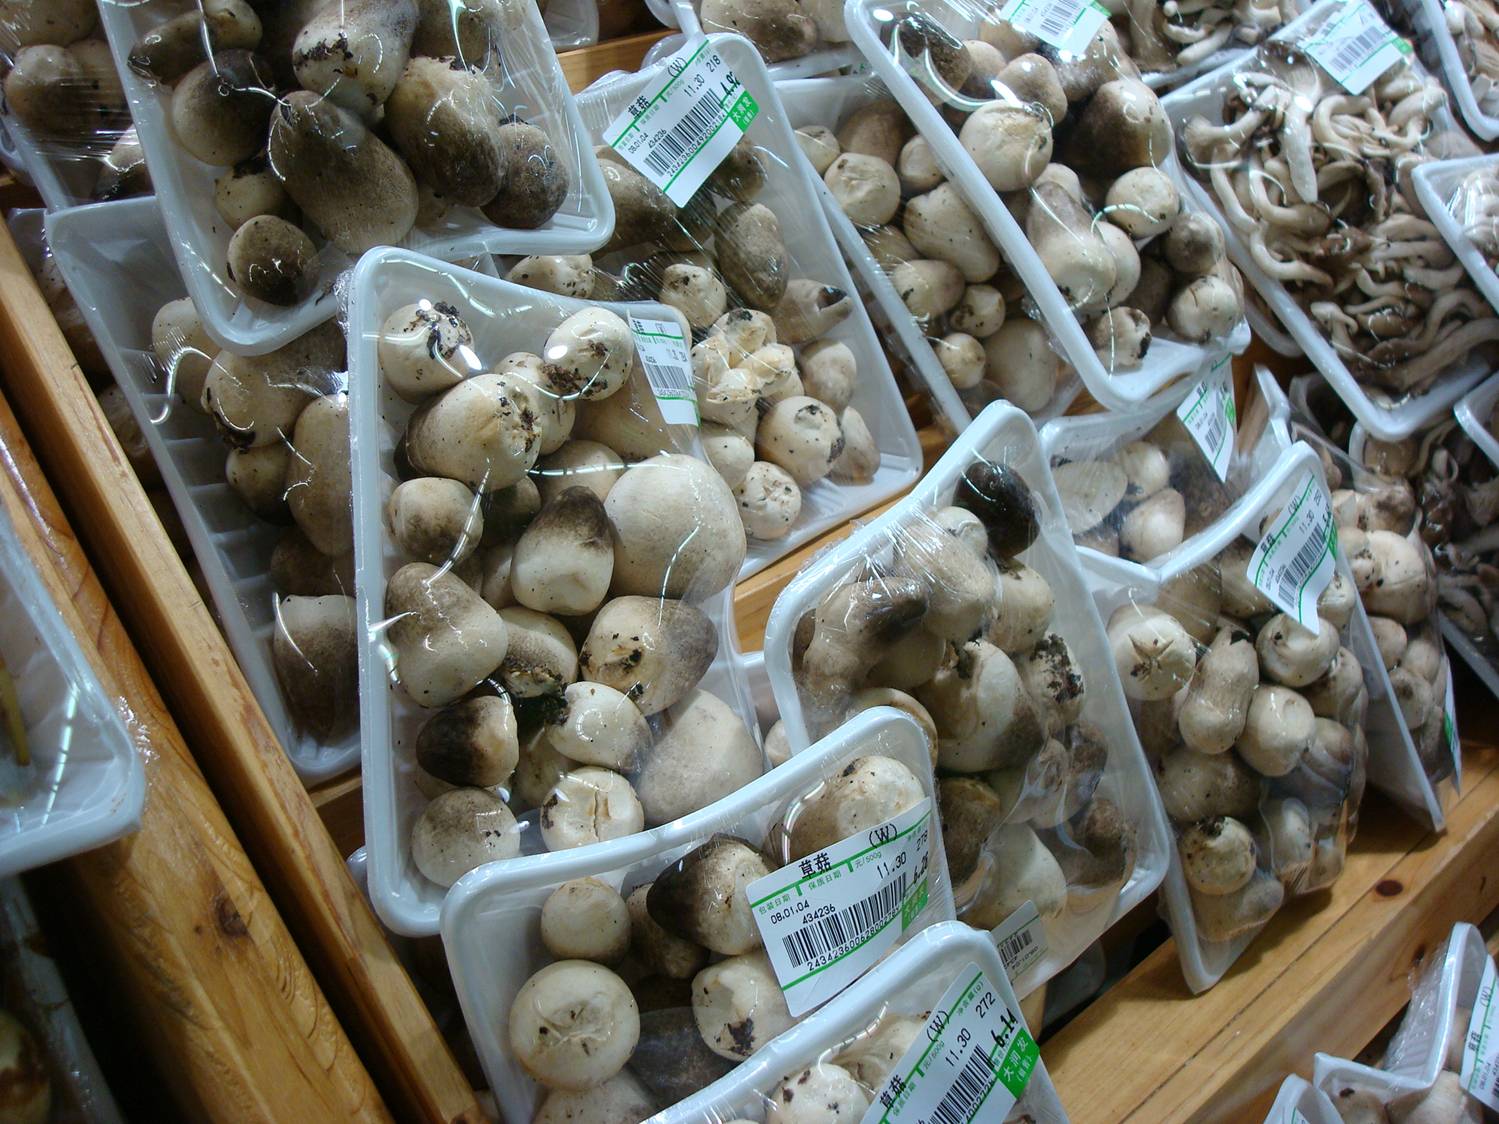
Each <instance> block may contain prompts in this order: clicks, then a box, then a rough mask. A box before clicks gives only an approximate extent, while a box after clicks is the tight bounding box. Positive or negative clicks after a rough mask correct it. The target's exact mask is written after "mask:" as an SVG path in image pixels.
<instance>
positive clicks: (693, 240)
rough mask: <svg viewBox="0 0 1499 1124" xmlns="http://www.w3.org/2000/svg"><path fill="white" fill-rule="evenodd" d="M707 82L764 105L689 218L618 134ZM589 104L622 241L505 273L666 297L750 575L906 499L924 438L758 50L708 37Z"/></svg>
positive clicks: (582, 108) (601, 91)
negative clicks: (676, 318) (632, 115)
mask: <svg viewBox="0 0 1499 1124" xmlns="http://www.w3.org/2000/svg"><path fill="white" fill-rule="evenodd" d="M684 75H685V76H686V77H682V76H684ZM698 75H713V77H712V78H711V81H713V82H714V83H715V84H716V83H719V82H722V83H725V84H734V85H736V86H737V87H738V89H739V94H738V96H739V98H740V99H741V100H740V104H745V103H746V102H747V104H749V105H751V106H753V107H754V109H753V113H752V115H750V114H746V115H741V116H740V118H739V119H738V120H733V119H730V120H728V121H726V122H725V124H724V130H725V131H738V130H740V125H741V122H743V123H744V124H745V125H747V128H745V129H744V130H743V133H742V135H741V136H739V137H738V139H737V143H735V144H734V145H733V147H732V148H731V149H730V150H729V151H728V152H727V153H723V154H720V157H721V159H720V162H719V163H718V164H717V165H716V166H715V167H714V168H713V170H712V172H711V174H710V175H708V176H707V178H706V180H705V181H704V182H703V183H702V184H701V185H700V186H698V187H696V188H695V190H692V192H691V195H690V197H688V198H686V199H685V200H684V201H683V203H682V204H681V205H680V206H679V205H678V204H677V203H675V202H673V199H672V197H669V196H668V195H667V193H666V192H665V191H663V190H662V189H661V188H660V187H658V186H657V185H656V183H655V182H653V180H652V179H651V178H649V177H648V176H647V175H646V174H644V173H643V172H642V171H640V170H637V168H636V167H635V166H633V165H632V164H631V163H630V162H629V159H627V157H626V156H624V155H623V154H622V152H621V151H620V150H621V149H623V148H625V147H626V145H625V143H624V138H625V137H626V136H628V135H629V133H630V132H631V131H632V130H633V126H631V128H630V129H625V127H624V125H623V124H622V123H623V122H626V121H628V120H629V116H628V114H629V112H630V111H632V110H633V109H634V108H635V107H637V106H638V105H639V104H641V103H642V102H645V103H650V104H665V105H668V106H676V105H678V104H680V103H681V102H682V101H683V99H686V100H687V101H688V102H689V103H690V102H691V100H692V99H693V98H694V97H695V96H698V95H696V94H695V92H694V91H695V89H696V87H695V86H694V85H693V80H694V78H695V76H698ZM674 76H675V77H674ZM678 78H681V81H678V80H677V79H678ZM712 88H713V89H715V90H716V88H717V87H716V85H715V86H714V87H712ZM701 104H702V103H701V102H699V103H698V105H699V106H701ZM578 108H579V112H580V113H581V114H582V116H583V120H584V123H585V125H586V126H587V127H588V129H589V130H590V131H591V135H592V136H593V137H594V138H595V140H596V141H598V142H599V148H598V150H597V152H598V156H599V159H600V162H601V166H602V168H603V172H604V180H605V183H606V184H607V186H608V190H609V194H610V196H611V198H612V200H613V204H614V212H615V216H616V218H615V225H614V234H613V237H612V238H611V239H610V241H609V242H608V244H606V245H605V246H604V247H603V248H602V249H600V250H598V251H597V252H595V253H594V254H593V256H592V258H591V259H589V260H586V261H585V260H583V259H575V260H572V261H571V264H570V265H569V264H568V263H563V264H562V266H561V267H560V269H559V270H556V271H554V269H553V267H552V263H546V262H543V263H534V262H530V261H528V262H522V263H520V264H519V265H518V266H516V267H513V268H511V270H510V272H509V277H510V279H511V280H513V281H519V282H521V283H523V284H533V285H538V286H541V287H545V288H551V289H553V290H556V291H563V292H566V293H568V295H572V296H583V295H588V294H589V293H590V292H591V293H592V295H593V296H594V297H595V298H598V299H617V300H659V301H661V302H662V303H664V304H668V305H671V306H672V307H673V308H676V309H677V310H678V311H680V312H681V313H682V315H683V316H684V317H685V318H686V320H687V322H688V324H689V325H690V326H691V329H692V337H691V339H692V341H693V343H692V353H691V354H692V364H691V365H692V377H693V383H694V386H695V388H696V398H697V410H698V413H699V415H700V417H701V420H702V440H703V447H704V450H705V451H706V452H707V454H708V457H709V459H710V460H711V461H712V463H713V464H714V466H715V468H717V470H718V471H719V473H720V475H722V477H723V478H724V481H725V483H727V484H728V485H729V486H730V487H731V488H732V489H733V490H734V493H735V497H736V500H737V502H738V504H739V509H740V512H741V514H742V516H743V521H744V529H745V532H746V533H747V534H748V535H749V539H750V548H749V553H748V555H747V557H746V561H745V566H744V570H743V571H742V573H741V574H740V576H741V577H744V576H747V575H748V574H750V573H753V572H754V571H756V570H758V569H760V568H761V567H763V566H765V565H767V564H769V563H770V562H772V561H774V560H775V559H776V558H778V557H781V556H782V555H784V554H785V553H787V552H788V551H790V550H792V549H793V548H795V547H796V546H798V545H800V544H802V543H804V542H806V541H808V540H809V539H811V538H813V537H814V536H816V535H819V534H821V533H822V532H823V531H826V530H828V529H830V528H832V527H834V526H837V525H838V524H840V523H843V522H844V521H846V520H847V519H848V518H849V517H851V516H854V515H857V514H858V513H860V512H862V511H865V510H868V509H869V508H870V507H872V506H874V505H875V504H878V503H882V502H884V501H885V500H887V499H889V498H890V497H891V496H893V495H895V494H897V493H899V492H900V491H901V490H902V489H904V488H906V487H909V486H910V484H911V483H912V482H914V481H915V479H916V477H917V476H918V475H920V472H921V447H920V444H919V442H918V441H917V437H916V431H915V429H914V427H913V426H912V424H911V421H910V418H909V416H908V414H907V412H906V409H905V403H904V401H903V400H902V398H901V393H900V390H899V389H898V388H897V387H896V385H895V380H894V377H893V376H892V375H891V373H890V366H889V363H888V362H887V361H886V359H885V357H884V354H883V352H882V351H881V348H880V343H879V339H878V338H877V337H876V335H875V332H874V328H873V326H872V325H871V324H870V322H869V317H868V315H867V314H866V313H865V311H864V308H863V305H862V303H861V302H860V300H859V297H858V294H857V292H856V291H855V289H854V285H853V282H852V281H851V280H850V278H849V275H848V270H847V269H846V268H845V266H844V264H843V258H842V255H841V254H840V253H839V251H838V246H837V244H836V243H835V242H834V240H833V236H832V234H831V232H830V231H829V229H828V223H827V219H826V218H825V217H824V215H823V213H822V209H821V208H820V207H819V206H817V204H816V202H815V199H814V193H813V189H812V185H813V178H812V176H811V174H810V172H809V171H808V170H807V169H806V168H805V167H804V165H803V163H802V161H801V159H800V156H799V154H798V145H797V142H796V140H795V138H794V136H793V134H792V129H791V125H790V123H789V120H788V118H787V114H786V111H785V110H784V109H782V107H781V102H780V98H779V97H778V95H777V93H776V89H775V86H774V85H773V84H772V83H771V81H770V78H769V76H768V75H767V73H766V71H765V66H764V63H762V62H761V61H760V58H759V56H758V55H756V53H755V51H754V49H753V48H752V47H751V46H750V44H749V43H748V42H746V41H745V40H744V39H742V38H740V37H738V36H733V35H714V36H711V37H709V38H708V39H707V40H696V41H694V42H692V43H690V44H689V45H688V46H687V47H684V48H683V49H682V50H681V51H679V52H678V53H677V54H676V55H675V56H674V57H673V58H672V59H668V60H666V61H664V62H662V63H659V64H657V65H655V66H652V67H648V68H647V69H645V70H644V71H642V72H640V73H638V74H633V75H620V76H615V77H610V78H605V79H603V80H601V81H600V82H599V83H597V84H595V85H594V86H593V87H591V88H590V89H589V90H587V91H585V92H584V93H583V94H582V95H581V96H580V97H579V99H578ZM746 118H748V120H746ZM648 127H651V128H654V127H655V125H654V123H652V124H651V125H649V126H648ZM611 139H612V141H613V143H614V144H615V145H617V146H619V147H618V148H614V147H610V146H609V144H606V143H604V142H605V141H607V140H611ZM660 147H666V146H664V145H657V146H656V148H660ZM655 150H656V149H655V148H652V149H649V150H648V152H650V153H651V154H654V152H655ZM646 163H647V164H649V156H648V157H647V159H646ZM689 172H690V169H689ZM652 174H655V173H654V171H653V172H652ZM658 178H660V177H658ZM680 182H683V183H686V182H687V181H685V180H682V181H680ZM673 190H675V188H673ZM543 267H545V268H543ZM590 267H591V273H590ZM590 278H591V280H590ZM585 286H589V287H585ZM619 451H623V450H619Z"/></svg>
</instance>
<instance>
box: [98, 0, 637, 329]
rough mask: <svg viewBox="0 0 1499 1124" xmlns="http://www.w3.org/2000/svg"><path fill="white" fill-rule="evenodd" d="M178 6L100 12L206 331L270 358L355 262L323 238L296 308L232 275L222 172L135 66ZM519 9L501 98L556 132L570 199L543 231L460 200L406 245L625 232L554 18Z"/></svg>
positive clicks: (576, 244)
mask: <svg viewBox="0 0 1499 1124" xmlns="http://www.w3.org/2000/svg"><path fill="white" fill-rule="evenodd" d="M179 7H180V5H179V4H174V3H172V2H171V0H144V2H141V3H101V4H100V5H99V19H100V22H101V23H102V24H103V26H104V30H105V32H106V33H107V34H108V36H109V45H110V49H111V50H112V51H113V52H114V57H115V66H116V68H117V69H118V70H119V72H120V80H121V82H122V83H123V84H124V87H125V96H126V98H127V99H128V100H129V102H130V112H131V115H132V116H133V117H134V118H135V122H136V126H137V128H138V130H139V132H140V139H141V147H142V148H143V149H144V150H145V153H146V163H147V165H148V166H149V167H150V169H151V181H152V183H153V184H154V185H155V188H156V192H157V194H158V195H159V196H160V198H161V206H162V213H163V215H164V216H165V218H166V225H167V229H168V231H170V233H171V236H172V248H173V251H174V253H175V256H176V259H177V266H178V268H179V269H180V271H181V273H182V278H183V281H184V282H185V283H186V285H187V291H188V294H189V295H190V296H191V297H192V298H193V303H194V304H195V305H197V307H198V312H199V314H200V315H201V316H202V317H203V323H204V327H206V328H207V329H208V331H209V333H210V334H211V335H212V336H213V337H214V338H215V339H216V340H218V341H219V343H221V344H222V345H223V346H225V347H232V348H234V349H235V350H236V351H239V352H241V353H242V354H246V355H260V354H263V353H265V352H267V351H273V350H275V349H276V348H277V347H280V346H281V345H282V344H285V343H287V342H288V341H290V340H292V339H295V338H296V337H298V336H300V335H302V334H304V333H305V332H306V331H307V330H308V329H310V328H313V327H316V326H317V325H318V324H320V323H322V322H323V321H325V320H328V319H330V318H332V317H333V315H334V314H335V313H336V312H337V311H338V299H337V295H336V293H335V289H334V282H335V280H336V279H337V278H338V277H339V276H340V275H341V274H343V273H344V272H345V271H346V270H347V269H349V267H351V266H352V265H353V264H354V263H353V261H352V260H351V259H350V258H349V257H348V256H347V255H345V254H342V253H340V252H338V251H337V250H336V249H335V248H334V247H333V246H332V245H325V246H323V247H322V248H321V250H320V251H319V254H318V265H319V274H318V279H317V281H316V282H315V283H314V285H313V286H312V291H311V295H310V296H308V297H307V298H306V299H305V300H303V301H302V302H301V303H299V304H296V305H293V306H289V307H286V308H281V307H278V306H276V305H272V304H267V303H266V302H264V301H259V300H254V299H249V300H247V299H244V298H242V297H241V296H240V294H239V293H238V292H237V291H236V289H235V288H234V287H233V286H232V285H230V284H229V283H228V281H227V275H226V268H225V260H226V257H227V254H228V247H229V238H230V236H231V235H232V234H233V233H234V232H233V230H231V229H230V227H229V225H228V224H227V223H225V222H224V220H223V219H222V218H221V217H220V216H219V213H218V210H217V208H215V206H214V202H213V181H214V178H215V176H216V175H218V174H219V173H220V172H221V171H222V169H219V168H215V167H213V166H212V165H209V164H204V163H202V162H201V161H199V160H196V159H194V158H193V157H192V156H190V155H188V153H187V152H186V151H185V150H184V149H183V148H182V147H181V146H179V145H178V144H177V142H176V140H175V139H173V136H172V128H171V122H170V118H169V112H168V111H169V108H170V101H171V91H170V90H167V89H165V88H163V87H161V86H159V85H155V84H152V83H148V82H146V81H144V80H142V79H141V78H140V76H139V75H137V74H136V73H135V72H134V71H133V70H131V68H130V66H129V55H130V49H131V47H132V46H133V45H134V43H135V41H136V40H137V39H138V38H139V37H140V36H141V34H142V33H143V32H145V31H147V30H149V29H152V28H154V27H156V26H157V25H159V24H160V23H161V22H162V21H163V20H165V19H167V18H169V17H170V16H171V15H173V14H175V11H176V10H177V9H178V8H179ZM515 10H516V11H517V12H519V13H521V14H522V16H523V22H522V24H521V25H520V26H519V27H517V28H515V29H514V30H512V31H510V32H509V33H508V34H507V36H506V39H505V60H506V64H505V68H504V77H505V83H504V86H503V88H502V89H501V90H500V94H499V96H500V99H501V101H503V102H504V104H505V106H506V108H507V109H508V110H509V111H510V112H513V113H517V114H519V115H520V116H522V117H524V118H526V119H527V120H528V121H530V122H531V123H533V124H535V125H537V126H539V127H540V128H542V129H543V130H545V132H546V133H547V135H548V136H549V137H550V138H551V140H552V145H553V148H554V149H555V150H556V152H557V156H558V159H559V160H560V161H561V162H562V163H564V164H566V165H567V169H568V173H569V175H570V176H571V181H572V182H571V186H570V189H569V192H568V197H567V200H566V201H565V202H564V203H563V204H562V208H561V209H560V210H559V211H558V212H557V214H556V215H555V216H553V218H552V219H551V221H550V222H548V223H547V225H546V226H544V227H542V228H541V229H539V230H510V229H505V228H501V227H497V226H495V225H493V224H492V223H490V222H489V221H488V220H486V219H485V218H484V217H483V216H482V215H481V214H480V213H479V212H478V211H477V210H473V209H471V208H461V207H460V208H454V210H453V211H452V212H451V214H450V216H449V217H448V218H447V219H445V220H444V222H443V224H442V227H441V229H440V230H435V231H432V232H424V231H413V232H412V233H411V234H410V235H409V236H408V237H407V238H406V239H405V241H404V242H403V243H402V244H403V245H405V246H407V247H409V248H411V249H414V250H419V251H421V252H422V253H426V254H430V255H432V256H435V257H439V258H443V259H446V260H457V259H459V258H464V257H471V256H473V255H476V254H483V253H490V252H495V251H503V250H508V251H510V252H512V253H517V254H533V253H538V254H576V253H583V252H584V251H587V250H590V249H592V248H593V247H595V246H599V245H601V244H603V242H605V241H606V240H607V239H608V237H609V235H610V233H611V232H612V231H613V229H614V206H613V204H612V203H611V202H610V200H609V192H608V190H607V189H606V188H605V187H604V179H603V175H602V173H601V172H600V171H599V167H598V161H597V160H596V159H595V158H594V155H593V150H592V148H591V147H590V146H589V145H588V144H587V143H586V137H584V135H583V130H582V126H581V123H580V122H579V120H578V111H577V107H576V106H575V104H574V102H573V98H572V94H571V93H570V92H569V90H568V86H567V80H566V78H565V77H564V76H563V74H562V68H561V66H560V64H559V63H558V62H557V55H556V52H555V51H554V50H553V49H552V44H551V42H550V40H549V39H548V38H547V30H546V26H545V25H544V24H543V23H542V21H541V15H540V13H538V12H537V10H536V6H535V5H534V4H520V5H517V6H516V7H515Z"/></svg>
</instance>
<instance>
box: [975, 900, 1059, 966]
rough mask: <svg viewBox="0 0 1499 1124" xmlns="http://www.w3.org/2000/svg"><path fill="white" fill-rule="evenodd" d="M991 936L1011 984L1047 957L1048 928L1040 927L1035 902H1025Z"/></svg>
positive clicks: (1039, 916) (1039, 915) (995, 928)
mask: <svg viewBox="0 0 1499 1124" xmlns="http://www.w3.org/2000/svg"><path fill="white" fill-rule="evenodd" d="M989 937H990V939H992V940H993V941H994V947H995V948H997V949H999V958H1000V960H1002V961H1003V962H1004V966H1005V975H1007V976H1009V977H1010V982H1011V983H1014V982H1015V981H1016V980H1017V979H1019V978H1020V976H1021V975H1022V974H1023V973H1024V972H1025V971H1026V970H1027V969H1029V968H1030V967H1031V966H1032V965H1033V964H1036V963H1038V962H1039V961H1040V960H1041V959H1042V958H1043V957H1044V956H1045V955H1046V927H1045V926H1044V925H1042V924H1041V914H1040V913H1039V912H1038V911H1037V909H1036V903H1035V902H1026V903H1025V904H1024V905H1023V906H1021V907H1020V908H1019V909H1017V910H1016V911H1015V912H1014V913H1012V914H1010V916H1009V917H1007V918H1005V919H1004V920H1003V921H1001V922H1000V923H999V924H998V925H996V926H994V928H993V929H991V930H989Z"/></svg>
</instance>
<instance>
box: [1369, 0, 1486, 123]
mask: <svg viewBox="0 0 1499 1124" xmlns="http://www.w3.org/2000/svg"><path fill="white" fill-rule="evenodd" d="M1390 4H1391V6H1392V7H1393V8H1394V9H1395V10H1396V11H1397V12H1399V13H1401V15H1403V16H1404V17H1405V20H1407V21H1408V22H1409V24H1410V26H1411V28H1412V30H1414V31H1415V33H1416V34H1415V36H1414V39H1415V46H1416V50H1417V51H1418V52H1419V53H1420V55H1421V61H1422V62H1424V63H1425V64H1426V66H1427V69H1429V70H1431V71H1432V72H1433V73H1440V74H1441V76H1442V78H1443V79H1444V80H1445V82H1446V84H1447V89H1448V90H1449V91H1451V93H1452V96H1453V97H1454V98H1455V99H1456V100H1457V104H1458V106H1459V108H1461V109H1462V111H1463V121H1464V122H1466V123H1467V126H1468V128H1469V129H1470V130H1472V132H1473V135H1474V136H1476V137H1478V138H1479V139H1480V140H1493V139H1494V138H1495V137H1496V136H1499V8H1496V7H1495V6H1494V5H1493V4H1492V3H1491V2H1490V0H1390Z"/></svg>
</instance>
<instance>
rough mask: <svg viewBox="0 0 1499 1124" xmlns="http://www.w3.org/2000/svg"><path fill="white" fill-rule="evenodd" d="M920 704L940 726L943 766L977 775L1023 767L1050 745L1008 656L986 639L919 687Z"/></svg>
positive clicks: (939, 748)
mask: <svg viewBox="0 0 1499 1124" xmlns="http://www.w3.org/2000/svg"><path fill="white" fill-rule="evenodd" d="M916 698H917V700H918V701H919V702H920V703H921V704H922V705H923V706H924V707H926V708H927V711H928V713H930V714H931V715H932V717H933V719H934V720H935V721H936V723H937V730H938V733H939V734H940V735H941V741H940V742H939V743H938V746H937V759H938V763H939V764H940V765H941V766H942V768H944V769H948V770H951V771H953V772H961V773H978V772H984V771H986V770H989V769H1003V768H1012V767H1014V766H1017V765H1021V764H1024V763H1025V762H1026V761H1027V760H1029V759H1030V758H1031V757H1032V756H1034V755H1035V754H1036V752H1037V751H1038V750H1040V748H1041V747H1042V745H1044V744H1045V741H1046V737H1045V725H1044V719H1043V717H1042V716H1041V713H1040V711H1039V710H1038V709H1037V707H1036V704H1035V701H1034V700H1033V699H1032V698H1031V696H1030V693H1029V692H1028V691H1027V690H1026V688H1025V684H1024V682H1023V681H1022V680H1021V678H1020V673H1019V671H1018V670H1017V669H1016V667H1015V665H1014V663H1013V662H1011V660H1010V658H1009V656H1007V655H1006V654H1005V653H1004V652H1002V651H1000V650H999V649H998V648H996V647H994V646H993V645H992V644H989V643H988V642H987V641H984V640H975V641H972V642H971V643H968V644H965V645H964V646H963V647H962V648H960V649H959V650H958V653H957V657H956V659H955V660H954V661H953V662H952V663H951V664H950V665H947V666H944V667H943V668H941V669H940V670H939V671H938V672H937V674H936V675H935V676H933V678H932V681H931V682H930V683H928V684H927V685H926V686H924V687H921V688H918V689H917V692H916Z"/></svg>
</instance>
